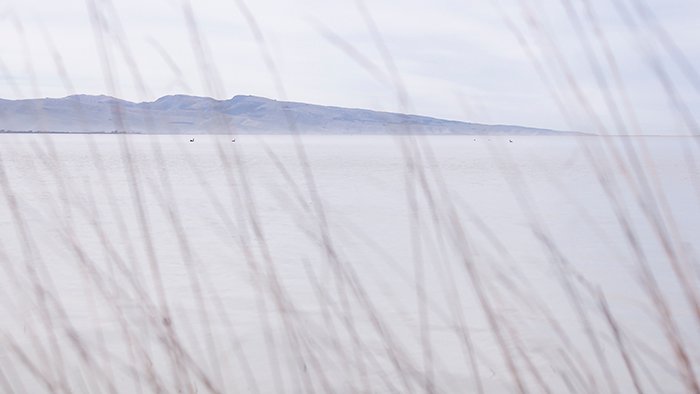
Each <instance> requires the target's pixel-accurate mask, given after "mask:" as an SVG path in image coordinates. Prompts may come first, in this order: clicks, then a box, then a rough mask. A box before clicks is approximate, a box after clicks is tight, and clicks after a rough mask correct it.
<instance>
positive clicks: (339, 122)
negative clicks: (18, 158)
mask: <svg viewBox="0 0 700 394" xmlns="http://www.w3.org/2000/svg"><path fill="white" fill-rule="evenodd" d="M0 130H4V131H18V132H21V131H49V132H95V133H105V132H128V133H153V134H165V133H167V134H183V133H202V134H229V133H260V134H263V133H289V132H290V131H292V130H294V131H298V132H300V133H306V134H322V133H325V134H408V133H416V134H561V133H562V132H557V131H552V130H545V129H534V128H527V127H520V126H503V125H483V124H477V123H466V122H457V121H451V120H442V119H435V118H430V117H425V116H417V115H405V114H397V113H389V112H377V111H370V110H364V109H350V108H340V107H328V106H321V105H313V104H303V103H295V102H285V101H277V100H271V99H267V98H263V97H255V96H235V97H233V98H232V99H229V100H215V99H212V98H209V97H196V96H186V95H175V96H165V97H161V98H159V99H158V100H156V101H153V102H143V103H133V102H130V101H126V100H120V99H116V98H114V97H109V96H88V95H75V96H68V97H64V98H45V99H30V100H0Z"/></svg>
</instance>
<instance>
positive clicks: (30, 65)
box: [0, 0, 700, 131]
mask: <svg viewBox="0 0 700 394" xmlns="http://www.w3.org/2000/svg"><path fill="white" fill-rule="evenodd" d="M97 3H98V4H100V5H101V7H102V8H101V9H102V10H103V13H104V14H105V15H106V16H107V21H108V22H110V23H112V22H113V20H114V19H113V18H112V16H111V15H110V12H109V7H108V5H107V4H109V3H108V2H106V1H97ZM493 3H494V2H491V1H447V0H439V1H428V0H406V1H402V2H390V1H375V2H367V6H368V8H369V9H370V11H371V13H372V15H373V17H374V19H375V20H376V22H377V24H378V26H379V28H380V30H381V33H382V38H383V39H384V40H385V42H386V44H387V46H388V48H389V50H390V51H391V54H392V55H393V58H394V60H395V62H396V64H397V66H398V69H399V72H400V74H401V76H402V78H403V80H404V81H405V84H406V87H407V88H408V90H409V93H410V95H411V98H412V101H413V103H414V106H415V109H416V111H418V112H420V113H423V114H426V115H433V116H438V117H445V118H452V119H463V120H468V121H479V122H494V123H515V124H522V125H532V126H540V127H550V128H559V129H566V128H570V127H577V128H589V127H591V124H590V122H586V121H581V120H580V119H582V118H583V119H586V117H585V116H577V117H576V119H578V120H575V121H574V122H573V123H574V124H570V123H567V122H566V121H565V120H564V119H563V117H562V116H561V114H559V112H558V110H557V107H556V105H555V103H554V100H553V99H552V97H551V95H550V94H549V92H548V90H547V89H546V87H545V85H544V84H543V82H542V81H541V80H540V78H539V77H538V74H537V73H536V71H535V68H533V65H532V63H531V62H530V60H529V58H528V57H527V56H526V53H525V51H524V50H523V48H522V47H521V46H520V44H519V43H518V41H517V39H516V37H515V36H514V35H513V34H512V32H511V31H509V30H508V29H507V28H506V25H505V24H504V21H503V19H502V18H501V15H500V14H499V13H498V12H497V11H496V8H494V7H493V6H492V4H493ZM500 3H501V4H502V5H503V6H504V9H505V10H506V12H507V15H509V16H510V17H511V18H513V20H514V21H515V22H516V25H517V26H518V27H519V28H520V29H522V31H524V32H526V33H527V34H526V37H527V39H528V42H529V43H531V44H535V45H534V46H533V48H532V49H533V50H534V53H535V54H536V55H537V57H538V58H539V60H540V61H541V62H543V64H545V65H546V66H547V67H548V69H550V70H556V69H557V67H558V64H559V63H558V62H557V60H556V56H554V52H553V51H552V50H551V48H550V47H548V45H549V44H547V42H548V41H547V40H546V39H541V40H539V41H538V40H537V39H535V37H536V36H534V35H533V34H532V32H531V31H530V30H528V29H529V26H530V25H528V23H527V21H526V19H525V16H524V14H523V13H522V10H521V5H523V4H531V5H534V6H535V10H536V11H537V16H538V17H542V18H543V19H542V21H546V26H548V33H549V38H551V40H552V42H554V43H555V44H556V46H557V48H558V50H559V51H561V54H562V56H563V57H564V58H565V59H566V60H565V61H566V63H567V64H568V66H569V67H570V68H571V70H572V72H573V75H574V77H575V80H576V81H577V83H578V84H580V85H581V90H582V91H584V92H586V93H587V94H589V99H590V102H591V104H592V105H593V106H594V107H595V108H596V109H598V111H599V113H600V114H601V117H602V118H604V120H605V121H606V123H607V124H611V121H610V116H609V115H608V114H607V111H606V110H605V105H604V102H603V100H602V96H601V95H600V91H599V89H598V85H597V83H596V78H595V76H594V75H595V74H594V73H593V72H592V71H591V69H590V67H589V64H588V61H587V58H588V54H587V53H586V52H585V51H584V50H583V47H582V46H581V43H580V41H579V40H578V38H577V36H576V33H575V30H574V29H573V28H572V25H571V21H570V20H569V19H568V18H567V17H566V13H565V12H564V8H563V7H562V3H561V2H560V1H557V0H536V1H525V0H522V2H521V0H508V1H506V0H501V1H500ZM572 3H574V4H575V5H576V9H577V11H578V13H579V16H581V17H582V18H583V16H584V15H585V14H584V8H583V7H582V4H583V2H580V1H573V2H572ZM590 3H591V4H594V6H595V7H596V11H597V13H598V16H599V17H600V20H601V26H602V28H603V30H604V31H605V33H606V34H607V35H608V39H609V40H610V42H611V43H612V47H613V51H614V53H615V58H616V61H617V62H618V63H619V66H620V69H621V71H622V73H623V74H624V76H623V77H624V81H625V83H626V84H627V86H628V88H629V92H630V97H632V100H633V101H632V103H633V105H634V106H635V108H636V109H637V112H638V116H639V118H640V122H641V124H642V127H643V129H645V130H647V131H652V130H661V129H665V128H668V125H671V124H673V125H675V124H677V119H676V115H675V113H674V111H673V110H672V109H670V108H669V106H668V100H667V98H666V97H665V94H664V91H663V89H662V87H661V86H660V84H659V83H658V81H657V78H656V76H655V75H654V74H653V73H652V72H651V71H650V69H649V67H648V62H647V60H648V57H647V56H646V55H647V54H644V53H641V52H640V50H639V48H638V47H636V46H635V44H634V42H635V41H634V40H636V38H637V37H636V36H635V35H634V34H632V32H630V31H629V29H627V27H626V26H625V24H624V23H623V21H622V19H620V17H619V16H618V15H617V13H616V11H615V9H614V8H613V7H612V6H611V5H610V4H608V3H601V2H590ZM2 4H3V3H0V36H1V37H3V38H4V39H3V41H2V44H0V45H1V48H2V51H1V52H0V60H1V61H2V64H0V65H3V64H4V65H5V68H6V69H7V70H8V71H9V73H10V75H9V77H8V76H7V75H0V97H4V98H19V96H20V95H19V94H17V93H16V92H15V90H14V89H13V87H12V86H11V85H12V84H14V85H17V86H18V87H19V88H20V89H21V92H22V96H24V97H28V96H33V95H36V94H39V95H41V96H62V95H65V94H67V93H68V92H66V89H65V88H64V86H63V84H62V83H61V78H60V77H59V75H58V73H57V70H56V66H55V62H54V60H53V58H52V56H51V53H50V51H49V48H48V45H47V39H46V37H45V36H44V34H43V33H42V26H43V28H44V29H45V30H46V31H47V32H48V33H49V35H50V40H51V41H52V42H53V43H54V45H55V47H56V49H57V50H58V51H59V53H60V55H61V59H62V61H63V62H64V64H65V67H66V69H67V70H68V73H69V75H70V78H71V82H72V85H73V86H74V88H75V90H76V91H78V92H81V93H92V94H97V93H108V92H107V85H106V84H105V81H104V75H103V70H102V68H101V65H100V58H99V56H98V53H97V50H96V46H95V38H94V34H93V29H92V27H91V24H90V19H89V17H88V12H87V9H86V6H85V4H86V3H85V2H84V1H82V0H64V1H61V2H54V1H46V0H23V1H21V2H20V1H15V2H10V3H5V5H4V6H3V5H2ZM112 4H114V7H115V9H116V11H117V14H118V16H119V20H120V22H121V24H122V25H123V28H124V30H125V32H126V38H127V42H128V48H129V51H130V53H132V54H133V57H134V59H135V61H136V63H137V66H138V70H139V72H140V73H141V74H142V75H143V78H144V80H145V81H147V94H146V95H145V96H144V95H142V94H141V92H140V91H139V89H138V88H137V85H136V84H135V83H134V81H133V78H131V77H130V76H129V68H128V67H127V63H126V62H125V59H124V57H123V56H122V54H121V53H120V51H119V50H118V47H117V46H116V45H115V42H114V41H111V42H110V44H109V45H108V49H109V53H110V59H111V61H112V63H113V65H115V70H116V74H117V75H118V87H119V89H118V92H117V93H118V94H119V95H120V96H121V97H123V98H127V99H132V100H144V99H149V100H150V99H155V98H157V97H159V96H161V95H165V94H172V93H180V92H183V91H184V90H185V87H189V88H190V92H189V93H192V94H199V95H207V94H210V93H211V92H209V91H208V90H207V89H206V88H205V86H204V85H203V84H202V81H201V79H200V71H201V70H200V67H199V64H198V62H197V61H196V60H197V59H195V54H194V52H193V50H192V48H191V41H190V38H191V37H190V34H189V32H188V29H187V24H186V23H185V19H184V17H183V13H182V8H181V6H180V2H178V1H166V0H152V1H135V0H120V1H118V2H114V3H112ZM611 4H612V3H611ZM623 4H626V5H627V6H629V5H630V4H631V3H629V4H628V3H627V2H623ZM650 5H651V6H652V8H653V9H654V11H655V15H657V17H658V18H659V20H660V21H661V22H662V23H663V26H664V27H665V28H666V29H667V30H668V31H669V33H670V35H671V36H672V37H673V38H674V40H675V41H676V43H677V44H678V46H679V48H681V49H682V50H683V52H684V53H685V54H686V55H687V57H688V59H689V61H690V62H691V63H692V64H694V65H697V64H700V61H699V60H700V46H699V45H698V43H697V40H696V39H695V37H698V36H700V26H698V24H697V23H696V21H697V17H698V13H699V12H700V5H698V4H697V3H695V2H692V1H689V0H687V1H681V0H670V1H663V0H654V1H653V2H650ZM248 6H249V7H250V9H251V10H252V12H253V13H254V15H255V16H256V18H257V20H258V23H259V24H260V27H261V29H262V31H263V33H264V35H265V38H266V40H267V43H268V45H269V49H270V52H271V53H272V55H273V57H274V59H275V62H276V64H277V66H278V68H279V71H280V74H281V76H282V80H283V82H284V84H285V87H286V91H287V93H288V98H289V99H291V100H297V101H308V102H314V103H322V104H329V105H342V106H352V107H367V108H376V109H384V110H396V109H397V108H398V105H397V103H396V100H395V99H394V97H395V95H394V94H393V92H392V91H391V90H390V89H388V88H387V87H386V86H384V85H382V84H380V83H377V82H376V81H375V80H374V79H373V78H372V76H371V75H369V74H368V73H367V72H366V71H365V70H364V69H363V68H362V67H360V66H359V65H358V64H356V62H355V61H354V60H353V59H351V58H350V57H348V56H346V55H345V54H344V53H343V52H342V51H341V50H340V49H339V48H338V47H336V46H334V45H333V44H332V43H330V42H329V41H328V40H327V39H326V38H324V37H323V36H322V35H321V34H319V32H318V31H317V30H316V28H315V27H314V25H313V21H320V22H322V23H323V24H324V25H326V26H327V27H328V28H329V29H331V30H332V31H333V32H334V33H335V34H337V35H338V36H340V37H342V38H343V39H344V40H345V41H347V42H348V43H350V44H352V45H353V46H355V47H356V48H357V49H358V50H359V51H360V52H361V53H362V54H363V55H364V56H366V57H367V58H368V59H370V60H371V61H373V62H375V63H376V64H378V65H379V66H383V64H382V60H381V56H380V54H379V52H378V51H377V49H376V48H375V45H374V43H373V40H372V36H371V35H370V34H369V33H368V30H367V28H366V26H365V24H364V20H363V18H362V16H361V14H360V13H359V12H358V10H357V7H356V6H355V2H354V1H342V2H338V1H332V2H329V1H320V0H296V1H293V0H277V1H275V0H257V1H255V2H252V1H249V2H248ZM192 8H193V10H194V13H195V16H196V20H197V23H198V26H199V28H200V30H201V32H202V34H203V37H204V38H205V40H206V42H207V43H208V46H209V48H210V49H211V54H212V58H213V60H214V62H215V64H216V69H217V70H218V71H219V73H220V78H221V81H222V86H217V88H218V89H219V90H220V92H221V95H222V96H223V97H221V98H224V97H228V96H233V95H235V94H257V95H263V96H268V97H277V95H278V92H277V90H276V89H275V86H274V84H273V83H272V79H271V77H270V75H269V73H268V72H267V69H266V68H265V63H264V62H263V60H262V58H261V56H260V51H259V48H258V45H257V43H256V41H255V40H254V39H253V35H252V34H251V33H250V31H249V29H248V26H247V25H246V22H245V19H244V18H243V17H242V16H241V14H240V12H239V10H238V9H237V8H236V4H235V2H234V1H220V0H200V1H197V2H192ZM3 10H4V11H3ZM14 20H18V21H20V22H21V25H22V26H23V31H24V33H23V34H21V33H20V32H18V29H17V27H16V24H15V23H14ZM586 26H587V28H588V27H590V25H586ZM591 31H592V30H589V31H588V33H591ZM590 37H591V38H592V39H593V40H592V41H591V42H592V43H593V45H595V46H596V48H597V49H596V54H597V56H598V58H599V61H600V62H601V64H605V63H604V57H603V56H602V52H601V51H600V50H599V49H598V48H599V43H600V42H599V41H597V40H595V39H594V38H595V37H594V36H592V35H591V36H590ZM645 39H648V37H645ZM152 42H157V43H158V44H157V45H158V46H159V47H161V48H162V49H163V50H164V51H165V52H167V53H168V56H169V57H171V58H172V60H173V62H174V64H176V65H177V67H178V68H179V69H180V71H181V73H182V74H181V77H182V80H180V79H179V78H178V75H177V73H175V72H174V69H173V68H172V67H171V66H170V65H169V63H168V62H167V61H166V60H165V59H164V58H163V57H162V56H161V54H160V53H159V50H157V49H156V48H155V46H154V45H153V44H152ZM654 48H655V49H656V50H659V49H660V48H659V47H658V45H656V44H654ZM658 53H659V55H660V56H661V58H662V60H663V61H664V64H666V65H667V66H668V69H669V72H670V73H671V75H672V77H673V80H674V81H675V83H676V84H677V87H678V89H679V90H680V94H681V95H682V97H683V98H684V99H685V100H686V102H687V103H688V105H689V107H690V108H691V109H694V108H700V94H699V93H698V91H697V90H695V89H694V88H693V87H692V86H691V85H690V84H689V83H688V81H687V79H686V78H685V77H684V75H683V74H682V73H681V70H680V69H679V68H678V67H677V66H676V65H675V64H674V63H673V62H671V61H669V58H668V56H667V54H665V53H664V52H662V51H661V52H658ZM2 71H3V70H2V68H0V73H2ZM32 72H33V75H32ZM606 76H607V77H608V78H609V77H610V75H609V72H606ZM8 78H9V79H8ZM553 80H554V81H555V82H556V85H557V88H558V89H559V90H560V91H562V92H564V96H565V97H566V98H567V99H566V105H567V107H570V108H571V109H572V112H574V113H577V114H578V115H582V113H581V110H580V108H579V107H580V106H579V105H578V103H577V101H576V98H575V97H576V95H575V94H573V93H572V90H571V88H570V86H569V85H568V83H567V81H566V78H565V77H563V76H562V75H559V76H558V77H554V79H553ZM32 81H35V84H36V88H33V87H32ZM35 89H36V90H38V92H36V93H35ZM460 95H461V96H462V97H463V98H466V101H468V102H471V103H472V104H471V105H466V107H470V108H472V109H471V110H465V105H464V102H465V101H464V100H460V99H458V98H457V97H459V96H460ZM474 108H481V110H474ZM695 111H696V112H695V116H696V118H700V114H698V113H697V110H695Z"/></svg>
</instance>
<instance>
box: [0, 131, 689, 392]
mask: <svg viewBox="0 0 700 394" xmlns="http://www.w3.org/2000/svg"><path fill="white" fill-rule="evenodd" d="M189 138H190V137H189V136H153V137H151V136H138V135H137V136H104V135H103V136H100V135H94V136H89V135H0V162H1V164H2V171H3V174H2V176H1V177H0V181H1V183H0V188H1V190H2V193H1V197H2V200H0V201H1V202H0V263H1V265H2V275H1V276H0V299H2V303H1V304H0V308H1V309H0V372H2V376H0V383H2V384H3V385H2V386H0V387H1V389H0V391H3V390H11V391H16V392H41V391H43V392H48V391H61V390H64V391H68V390H70V391H72V392H110V391H117V392H136V391H135V390H137V389H140V390H141V391H142V392H155V391H159V390H162V391H167V392H173V391H177V390H182V391H185V392H208V391H222V392H255V391H258V392H264V393H268V392H270V393H271V392H314V391H315V392H328V391H335V392H347V393H354V392H408V391H412V390H415V391H424V390H435V391H439V392H476V391H477V390H479V389H480V388H483V390H484V391H485V392H513V391H517V388H518V384H517V381H518V380H520V381H521V385H522V387H524V388H525V389H526V390H528V391H532V392H543V391H547V390H549V391H550V392H562V391H581V392H610V391H614V390H619V391H621V392H629V391H633V389H634V385H633V379H632V378H631V377H630V376H631V375H630V372H629V368H628V367H626V365H625V363H624V360H623V357H622V356H621V352H620V346H619V344H617V342H616V338H615V336H614V332H613V330H611V326H610V324H609V321H608V320H607V319H606V318H605V314H604V313H603V309H602V308H601V303H600V301H601V297H600V296H599V294H604V296H605V300H606V301H607V303H608V305H609V307H610V310H611V311H612V314H613V316H614V320H615V322H616V324H617V325H618V326H619V329H620V330H621V332H622V334H621V338H622V343H623V347H624V348H625V349H626V352H628V354H629V355H630V356H631V359H632V363H633V370H634V371H635V372H636V373H637V374H638V381H639V383H640V384H641V385H642V386H643V388H644V389H645V390H646V391H649V392H654V391H657V390H658V389H662V390H663V391H665V392H683V391H684V387H685V386H684V384H683V382H684V380H683V376H684V375H683V372H682V368H681V366H679V364H678V362H677V359H676V358H675V357H674V353H673V352H672V348H671V347H670V345H669V340H668V336H667V335H666V334H665V331H664V330H663V327H666V326H665V325H664V324H661V322H665V321H666V322H667V321H668V319H662V318H661V317H660V312H659V309H658V308H657V307H658V305H657V304H654V303H653V302H651V300H650V297H649V293H648V291H647V289H648V285H646V286H645V285H643V282H642V281H641V280H640V277H641V275H640V262H641V261H643V262H645V263H646V264H647V266H648V267H650V272H651V273H652V274H653V278H654V279H655V282H656V284H657V285H658V288H659V289H661V292H662V297H663V303H664V304H667V305H668V306H669V308H670V309H671V313H672V321H673V323H674V328H675V330H676V331H675V332H676V336H675V337H676V338H679V340H680V342H681V344H682V345H683V347H684V349H686V352H687V354H688V357H689V359H690V364H691V365H692V366H693V368H695V372H696V373H700V371H699V370H698V366H699V365H700V349H699V348H698V345H699V344H700V335H698V333H699V332H700V330H698V328H700V325H699V323H700V321H698V319H697V316H696V315H695V314H694V313H693V309H692V308H691V307H690V305H689V303H688V299H689V298H692V297H688V294H687V292H686V291H685V290H687V289H688V288H690V289H691V290H692V289H698V287H699V283H700V275H699V272H700V271H699V270H698V246H697V244H696V242H697V241H696V240H697V234H699V233H700V209H698V206H699V205H698V202H699V201H700V199H699V197H700V194H699V193H700V188H699V187H698V185H699V184H698V182H699V180H700V173H699V172H698V168H699V167H698V163H695V162H694V161H693V159H694V158H700V155H698V144H697V141H696V140H694V139H692V138H682V137H678V138H670V137H669V138H661V137H644V138H641V137H636V138H602V137H549V136H542V137H518V136H515V137H500V136H475V137H474V136H434V137H420V138H411V137H390V136H305V137H302V138H301V140H299V141H297V140H295V139H293V138H292V137H289V136H265V137H256V136H237V137H236V142H235V143H232V142H231V138H230V137H222V136H197V137H196V138H195V142H193V143H190V142H189ZM511 141H512V142H511ZM625 148H628V149H630V150H625ZM630 151H634V152H635V153H636V154H637V155H638V158H639V162H638V163H639V164H638V165H639V167H636V166H637V163H636V162H635V161H631V160H630V157H629V156H626V155H625V152H630ZM618 154H619V155H618ZM616 155H618V156H616ZM640 169H641V171H642V172H643V173H644V174H645V175H646V176H645V178H644V179H645V180H644V181H640V178H639V177H637V176H636V175H635V174H638V173H639V170H640ZM606 190H607V192H606ZM625 226H628V228H629V229H630V231H629V232H626V231H625ZM634 245H638V246H637V247H634ZM672 263H675V264H676V267H677V268H676V269H677V271H676V272H674V270H673V265H672ZM679 277H683V278H686V280H687V282H686V287H683V286H682V285H681V284H680V282H679V280H678V278H679ZM567 283H568V284H569V285H570V286H571V288H573V289H574V290H573V292H572V291H568V292H567V290H566V288H567V287H566V286H565V285H566V284H567ZM599 292H600V293H599ZM691 292H692V291H691ZM572 294H573V295H572ZM479 295H481V296H482V298H480V297H479ZM577 303H578V305H580V308H581V309H577V307H576V306H575V305H576V304H577ZM655 305H656V307H655ZM485 306H486V308H487V309H488V310H489V311H490V313H491V314H492V315H491V316H492V319H491V320H490V319H489V318H488V317H487V315H485V314H484V307H485ZM494 327H497V330H498V331H499V332H500V337H501V339H500V340H499V339H498V336H495V335H494V333H495V328H494ZM592 338H593V339H592ZM596 348H598V349H601V351H600V352H598V351H596ZM470 351H471V352H472V353H470ZM470 354H471V356H470ZM601 357H602V362H601ZM508 359H510V360H512V362H513V363H514V364H513V366H511V367H509V364H508V362H507V361H506V360H508ZM472 360H475V365H473V364H472ZM513 369H515V372H514V371H513ZM476 376H478V379H477V378H476ZM611 376H612V379H611ZM611 380H612V382H611Z"/></svg>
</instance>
